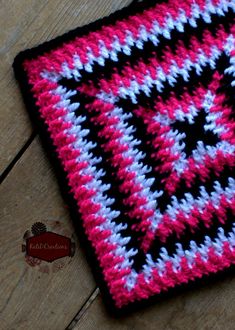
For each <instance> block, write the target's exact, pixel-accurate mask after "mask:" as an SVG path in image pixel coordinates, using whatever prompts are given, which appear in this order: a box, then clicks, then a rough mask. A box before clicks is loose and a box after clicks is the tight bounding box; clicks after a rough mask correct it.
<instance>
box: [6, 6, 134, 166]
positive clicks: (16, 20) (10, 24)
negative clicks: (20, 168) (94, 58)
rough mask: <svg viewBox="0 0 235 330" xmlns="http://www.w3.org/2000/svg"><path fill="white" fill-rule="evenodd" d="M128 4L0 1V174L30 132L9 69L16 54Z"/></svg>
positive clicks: (26, 116)
mask: <svg viewBox="0 0 235 330" xmlns="http://www.w3.org/2000/svg"><path fill="white" fill-rule="evenodd" d="M129 2H130V0H129V1H128V0H119V1H118V2H117V1H115V0H64V1H61V0H53V1H50V0H20V1H19V0H8V1H0V5H1V10H0V76H1V80H0V90H1V100H0V122H1V130H0V141H1V143H0V154H1V158H0V173H1V172H2V171H3V170H4V169H5V168H6V166H7V165H8V164H9V163H10V162H11V161H12V159H13V158H14V157H15V155H16V154H17V152H18V151H19V149H20V148H22V146H23V145H24V144H25V143H26V141H27V140H28V138H29V136H30V135H31V133H32V126H31V124H30V121H29V118H28V115H27V113H26V110H25V107H24V105H23V102H22V99H21V95H20V93H19V90H18V86H17V84H16V81H15V79H14V76H13V71H12V68H11V66H12V63H13V60H14V57H15V56H16V55H17V53H18V52H20V51H22V50H24V49H26V48H31V47H33V46H36V45H38V44H39V43H42V42H44V41H47V40H50V39H52V38H54V37H56V36H58V35H61V34H63V33H65V32H67V31H68V30H70V29H73V28H75V27H77V26H82V25H84V24H87V23H89V22H91V21H94V20H96V19H98V18H100V17H103V16H106V15H108V14H109V13H110V12H112V11H115V10H117V9H118V8H121V7H123V6H125V5H127V4H128V3H129Z"/></svg>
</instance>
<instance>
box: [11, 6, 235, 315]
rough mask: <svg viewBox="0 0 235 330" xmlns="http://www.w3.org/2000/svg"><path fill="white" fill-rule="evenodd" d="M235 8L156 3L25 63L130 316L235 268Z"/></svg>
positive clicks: (115, 301)
mask: <svg viewBox="0 0 235 330" xmlns="http://www.w3.org/2000/svg"><path fill="white" fill-rule="evenodd" d="M234 11H235V2H234V1H233V0H231V1H229V0H228V1H227V0H194V1H192V0H168V1H152V0H151V1H147V0H146V1H142V3H136V4H135V5H131V6H129V7H127V8H124V9H122V10H121V11H118V12H116V13H114V14H112V15H111V16H110V17H107V18H104V19H101V20H99V21H97V22H95V23H92V24H89V25H87V26H85V27H82V28H78V29H76V30H73V31H71V32H69V33H67V34H65V35H64V36H62V37H58V38H56V39H55V40H52V41H50V42H48V43H45V44H43V45H40V46H38V47H36V48H34V49H31V50H26V51H24V52H22V53H20V54H19V55H18V56H17V57H16V59H15V62H14V69H15V74H16V77H17V79H18V80H19V84H20V87H21V90H22V93H23V95H24V98H25V102H26V105H27V107H28V110H29V113H30V115H31V116H32V117H33V120H34V122H35V123H36V124H38V127H39V131H40V134H41V136H42V139H45V141H46V144H47V146H46V147H48V148H49V149H50V153H51V154H52V157H54V158H55V159H56V162H57V164H58V166H59V167H60V170H61V172H60V175H59V179H61V180H62V186H64V188H65V190H66V191H67V194H68V195H69V198H70V199H71V204H72V206H71V207H72V209H73V215H75V216H74V220H75V224H76V223H79V226H80V229H81V230H82V231H83V232H84V234H85V236H86V243H84V244H87V251H90V252H88V257H89V258H91V259H92V263H93V264H94V265H95V267H94V271H95V273H96V275H97V274H98V275H97V278H98V283H99V284H100V286H101V288H102V292H104V296H105V298H107V300H108V301H109V304H111V305H112V306H113V307H114V308H115V309H116V310H117V311H118V310H122V309H125V308H126V307H127V306H130V305H133V306H134V305H136V304H137V305H138V303H137V302H139V301H140V302H141V301H146V300H148V299H149V298H150V297H158V296H161V295H162V294H164V292H171V291H172V290H173V291H172V292H175V291H174V289H176V290H177V289H178V288H183V287H186V288H187V287H188V285H190V284H194V283H197V281H198V280H199V279H206V278H208V276H209V279H210V278H212V277H211V276H212V275H213V274H216V273H218V274H219V273H221V272H223V271H225V270H228V269H231V267H232V265H234V264H235V226H234V216H235V179H234V173H235V172H234V165H235V116H234V113H235V109H234V89H235V24H234V17H235V16H234ZM78 280H79V279H78Z"/></svg>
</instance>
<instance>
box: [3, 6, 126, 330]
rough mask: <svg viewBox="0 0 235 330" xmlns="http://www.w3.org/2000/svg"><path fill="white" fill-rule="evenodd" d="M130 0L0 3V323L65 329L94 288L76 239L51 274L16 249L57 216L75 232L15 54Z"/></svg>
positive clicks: (14, 326) (7, 326) (96, 17)
mask: <svg viewBox="0 0 235 330" xmlns="http://www.w3.org/2000/svg"><path fill="white" fill-rule="evenodd" d="M129 2H130V1H128V0H120V1H119V2H116V1H111V0H80V1H79V0H78V1H68V0H67V1H60V0H55V1H49V0H47V1H46V0H21V1H13V0H9V1H7V2H2V3H1V11H0V22H1V33H0V44H1V48H0V57H1V61H0V71H1V77H2V79H1V82H0V86H1V92H2V98H1V101H0V102H1V103H0V120H1V123H2V127H1V137H0V138H1V150H0V152H1V160H0V171H1V172H4V171H5V174H6V175H5V176H4V180H3V183H2V185H1V187H0V193H1V196H2V198H1V201H0V207H1V232H0V238H1V264H0V277H1V293H0V329H4V330H5V329H7V330H8V329H35V330H36V329H43V330H44V329H45V330H46V329H52V330H53V329H56V330H57V329H64V328H65V327H66V326H67V325H68V324H70V323H71V322H72V320H73V319H74V316H76V315H77V312H78V311H79V310H80V309H81V308H82V306H84V305H85V304H86V302H87V299H88V298H89V296H90V295H91V293H92V292H93V291H94V289H95V287H96V286H95V283H94V281H93V277H92V275H91V272H90V269H89V268H88V266H87V262H86V260H85V259H84V254H83V253H82V251H81V250H80V247H79V243H78V242H77V250H76V254H75V257H74V258H73V260H72V262H71V263H70V264H69V265H68V266H66V267H65V268H64V269H62V270H61V271H60V272H58V273H56V274H52V275H51V274H49V275H48V274H42V273H39V272H37V271H35V269H33V268H30V267H29V266H28V265H27V264H26V263H25V261H24V257H23V254H22V252H21V244H22V237H23V234H24V232H25V231H26V230H27V229H30V227H31V225H32V224H33V223H34V222H35V221H44V222H46V223H47V222H48V223H50V221H54V220H58V221H60V222H61V223H63V225H64V226H65V227H66V228H67V230H69V231H70V232H71V233H72V232H73V227H72V224H71V221H70V219H69V216H68V212H67V210H66V209H65V208H64V204H63V201H62V199H61V196H60V192H59V191H58V186H57V183H56V180H55V178H54V174H53V169H51V167H50V165H49V164H48V161H47V159H46V158H45V155H44V151H43V150H42V148H41V145H40V143H39V141H38V138H36V139H34V137H35V135H33V134H32V125H31V123H30V121H29V118H28V115H27V112H26V110H25V106H24V104H23V102H22V98H21V95H20V92H19V89H18V86H17V84H16V81H15V79H14V76H13V72H12V68H11V65H12V62H13V59H14V57H15V55H16V54H17V53H18V52H19V51H21V50H23V49H25V48H30V47H33V46H35V45H37V44H38V43H41V42H44V41H46V40H49V39H51V38H53V37H56V36H58V35H60V34H63V33H65V32H66V31H68V30H70V29H72V28H75V27H77V26H79V25H84V24H87V23H89V22H91V21H94V20H96V19H98V18H100V17H102V16H106V15H108V14H109V13H110V12H112V11H115V10H117V9H118V8H121V7H123V6H125V5H127V4H128V3H129Z"/></svg>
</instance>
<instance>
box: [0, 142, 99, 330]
mask: <svg viewBox="0 0 235 330" xmlns="http://www.w3.org/2000/svg"><path fill="white" fill-rule="evenodd" d="M0 195H1V200H0V210H1V231H0V241H1V257H0V258H1V262H0V282H1V289H0V291H1V292H0V315H1V316H0V328H1V329H4V330H5V329H34V330H37V329H43V330H47V329H50V330H53V329H56V330H58V329H65V327H66V326H67V325H68V324H69V323H70V322H71V320H72V319H73V318H74V316H75V315H76V313H77V311H78V310H79V309H80V307H81V306H82V305H83V304H84V303H85V302H86V300H87V298H88V297H89V296H90V294H91V293H92V292H93V290H94V289H95V283H94V280H93V277H92V274H91V271H90V269H89V267H88V264H87V262H86V260H85V257H84V251H81V248H80V245H79V243H78V242H76V244H77V248H76V253H75V256H74V257H73V258H72V259H71V263H70V264H68V265H65V266H64V268H63V269H61V270H60V271H58V272H56V273H52V272H51V271H50V272H49V274H47V273H41V272H39V271H38V269H35V268H33V267H30V266H29V265H28V264H27V263H26V262H25V260H24V254H23V253H22V252H21V245H22V243H23V234H24V232H25V231H26V230H28V229H30V228H31V226H32V224H33V223H35V222H36V221H41V222H43V223H44V224H45V225H46V226H48V227H49V228H51V227H50V226H51V225H53V226H54V223H55V221H59V222H60V223H61V226H62V228H63V231H66V232H68V233H70V234H72V233H73V232H74V229H73V225H72V223H71V220H70V219H69V215H68V210H67V209H66V208H65V205H64V202H63V200H62V198H61V195H60V192H59V188H58V184H57V182H56V179H55V177H54V172H53V169H52V168H51V166H50V165H49V163H48V160H47V159H46V156H45V153H44V151H43V150H42V147H41V145H40V144H39V141H38V138H36V139H35V140H34V142H33V143H32V144H31V146H30V147H29V148H28V149H27V151H26V152H25V153H24V155H23V156H22V158H21V159H20V160H19V161H18V162H17V163H16V165H15V166H14V168H13V169H12V171H11V172H10V174H9V175H8V176H7V177H6V179H5V180H4V181H3V183H2V185H1V187H0ZM52 264H53V263H52ZM2 326H3V327H2Z"/></svg>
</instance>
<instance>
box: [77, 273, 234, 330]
mask: <svg viewBox="0 0 235 330" xmlns="http://www.w3.org/2000/svg"><path fill="white" fill-rule="evenodd" d="M234 292H235V278H232V276H231V277H228V278H226V279H224V280H223V281H221V282H218V283H214V284H211V285H209V286H207V287H203V288H200V289H198V290H196V289H195V290H192V291H189V292H187V293H184V294H180V295H178V296H176V297H173V298H171V299H167V300H165V301H162V302H160V303H158V304H155V305H152V306H150V307H147V308H145V309H143V310H139V311H136V312H134V313H133V314H131V315H129V316H125V317H122V318H117V319H115V318H114V317H111V316H109V315H108V314H107V311H106V310H105V308H104V305H103V303H102V299H101V296H100V294H98V296H97V298H96V299H95V300H94V301H93V303H92V302H91V304H90V306H89V308H86V309H85V311H84V313H82V315H81V318H80V320H78V323H77V325H75V326H74V328H73V330H110V329H112V330H130V329H134V330H143V329H148V330H177V329H178V330H183V329H190V330H210V329H215V330H216V329H217V330H222V329H226V330H234V324H235V314H234V311H235V299H234Z"/></svg>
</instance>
